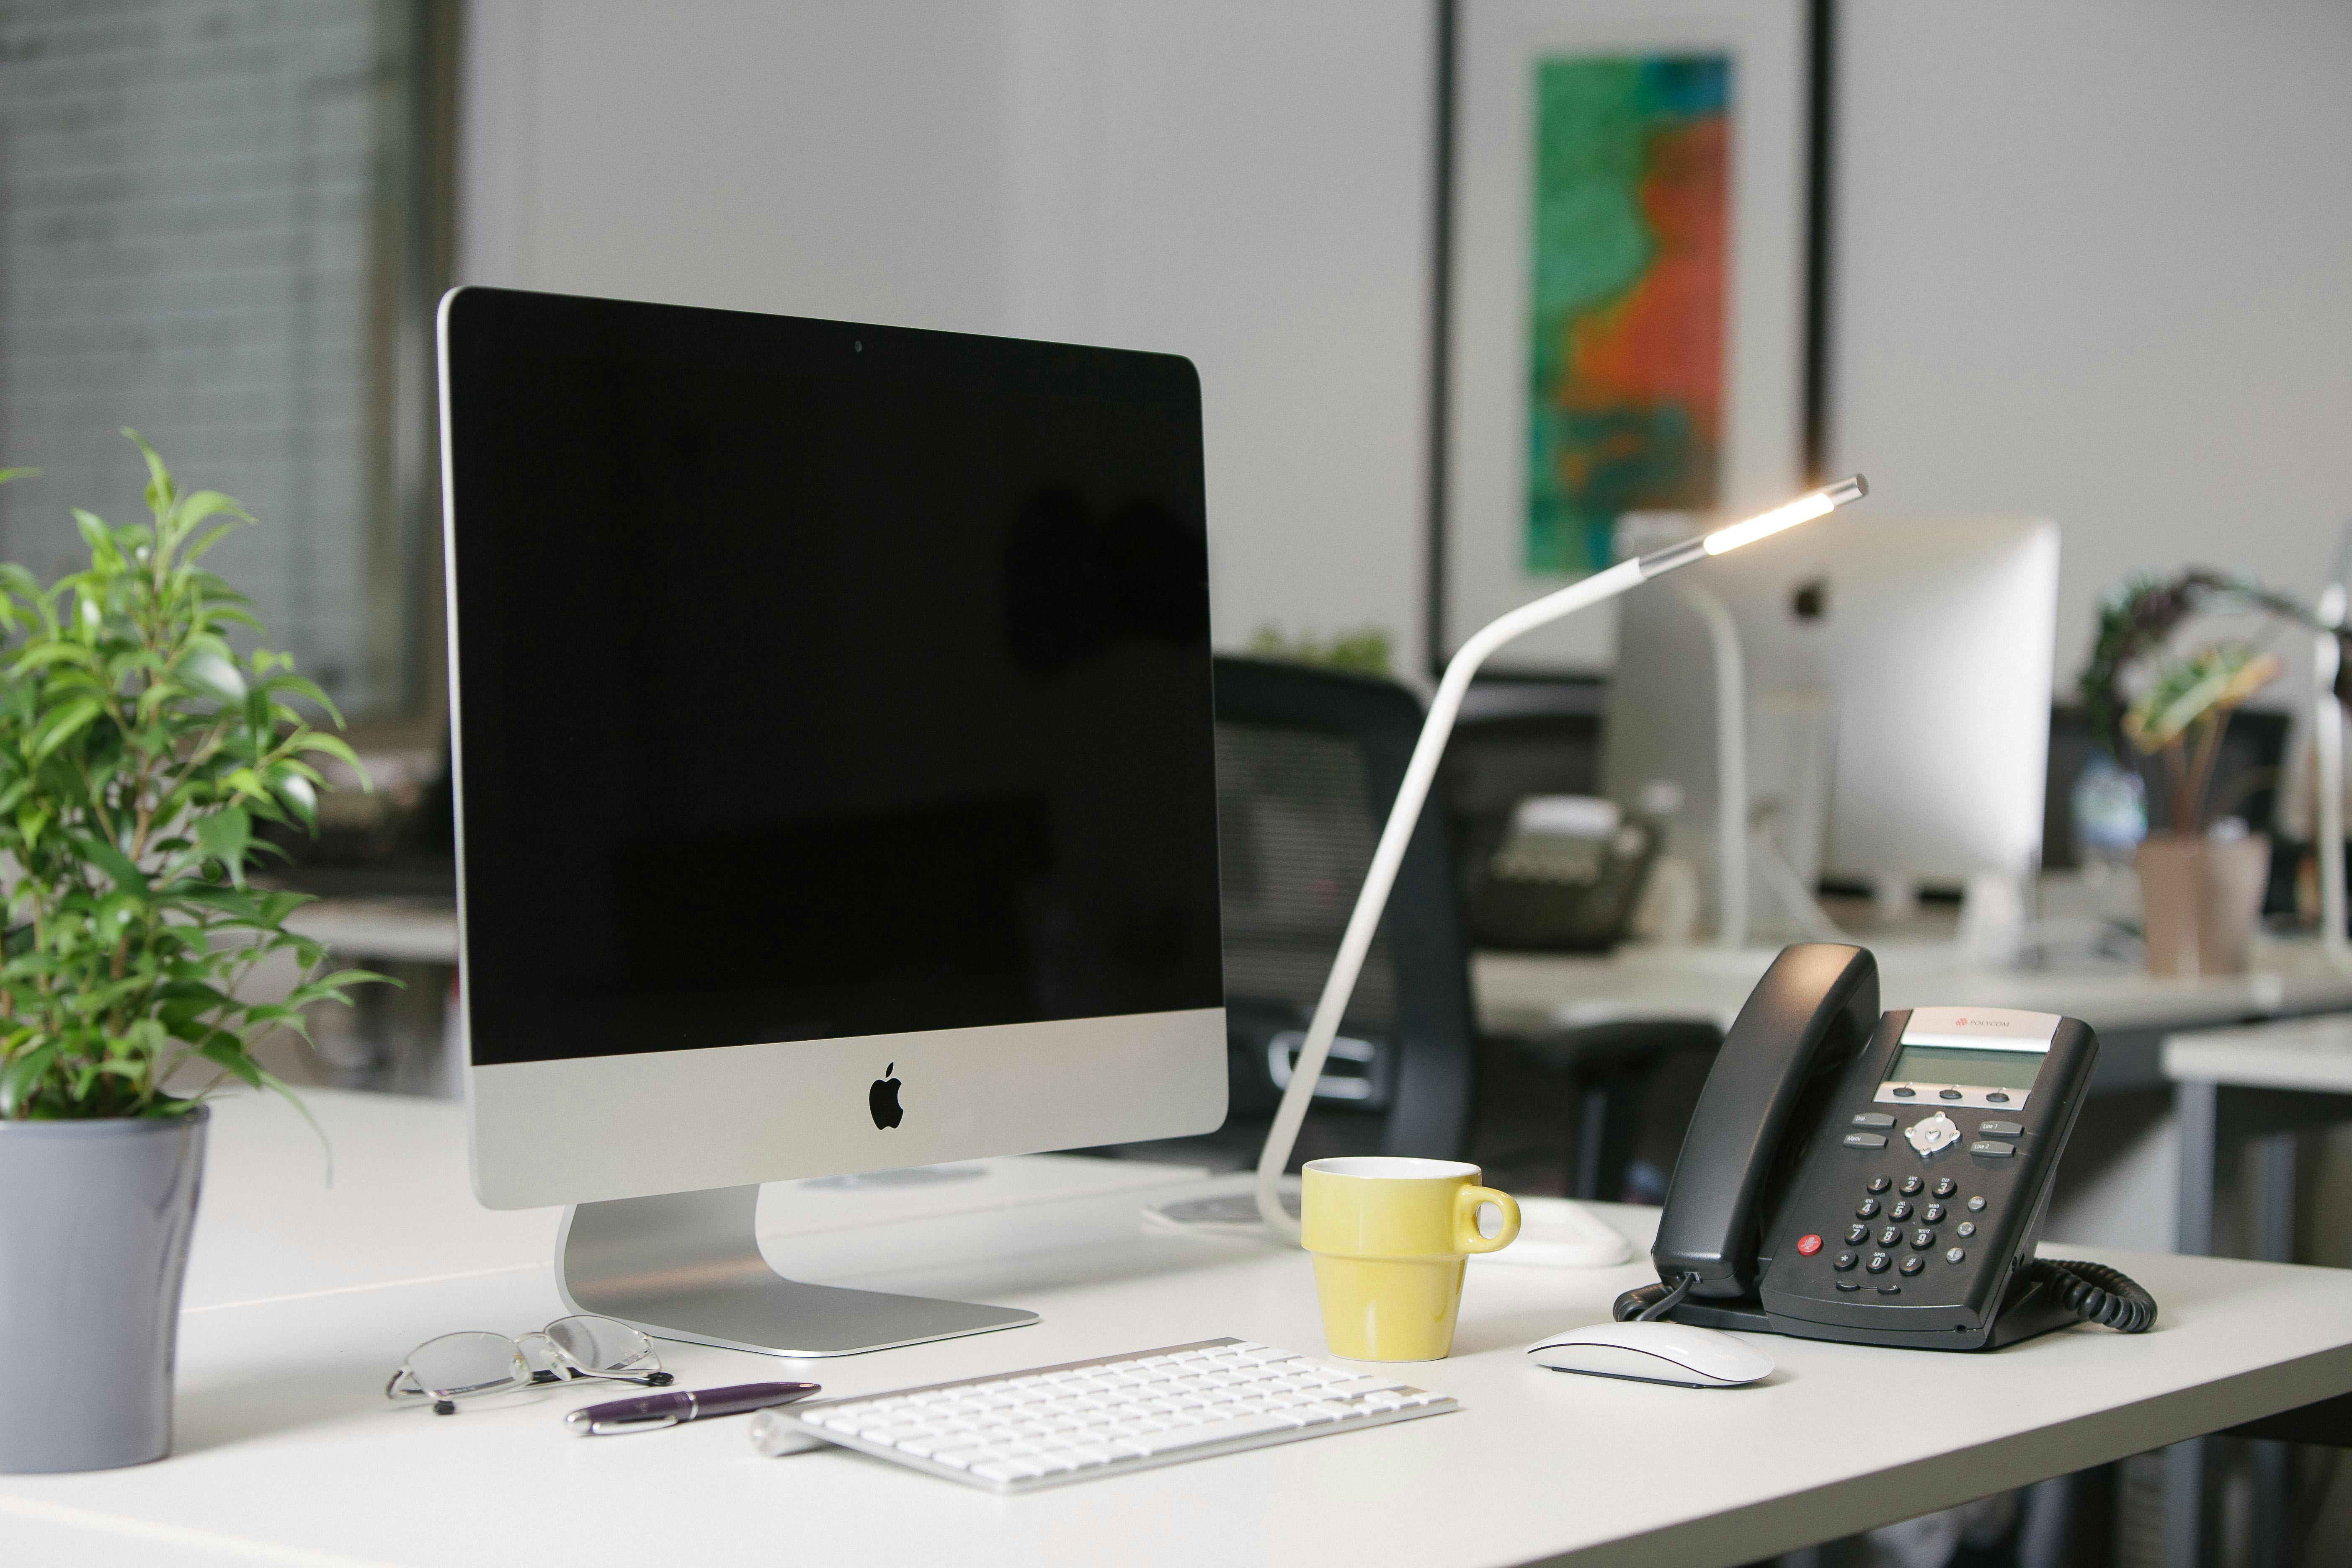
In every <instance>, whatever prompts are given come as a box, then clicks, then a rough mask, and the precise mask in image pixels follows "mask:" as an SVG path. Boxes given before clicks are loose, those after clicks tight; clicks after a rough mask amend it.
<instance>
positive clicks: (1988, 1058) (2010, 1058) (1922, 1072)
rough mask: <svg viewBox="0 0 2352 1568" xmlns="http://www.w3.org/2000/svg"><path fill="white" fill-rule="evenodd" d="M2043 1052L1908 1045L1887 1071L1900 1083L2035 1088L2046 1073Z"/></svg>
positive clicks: (1971, 1087)
mask: <svg viewBox="0 0 2352 1568" xmlns="http://www.w3.org/2000/svg"><path fill="white" fill-rule="evenodd" d="M2041 1071H2042V1052H2040V1051H1971V1050H1967V1049H1963V1048H1961V1047H1955V1046H1906V1047H1903V1048H1902V1049H1901V1050H1899V1051H1897V1052H1895V1065H1894V1066H1893V1067H1891V1068H1887V1069H1886V1076H1887V1078H1888V1079H1891V1080H1893V1081H1894V1082H1896V1083H1948V1084H1951V1085H1952V1086H1954V1087H1955V1088H1968V1089H2032V1087H2033V1079H2034V1077H2035V1075H2037V1074H2039V1073H2040V1072H2041Z"/></svg>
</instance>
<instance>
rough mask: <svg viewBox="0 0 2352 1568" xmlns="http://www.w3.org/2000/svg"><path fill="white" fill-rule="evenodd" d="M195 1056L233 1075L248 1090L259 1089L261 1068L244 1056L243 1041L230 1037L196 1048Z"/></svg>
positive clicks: (251, 1059)
mask: <svg viewBox="0 0 2352 1568" xmlns="http://www.w3.org/2000/svg"><path fill="white" fill-rule="evenodd" d="M196 1055H198V1056H200V1057H202V1058H205V1060H206V1061H208V1062H211V1063H212V1064H213V1065H214V1066H215V1067H217V1068H224V1069H225V1070H226V1071H227V1072H229V1073H231V1074H233V1075H234V1076H235V1077H236V1079H238V1080H239V1081H240V1082H242V1083H244V1084H245V1085H247V1087H248V1088H252V1089H259V1088H260V1087H261V1079H262V1072H261V1068H260V1066H259V1064H257V1062H255V1061H254V1059H253V1058H251V1057H249V1056H247V1055H246V1051H245V1042H244V1041H243V1040H240V1039H237V1038H236V1037H233V1036H232V1037H229V1038H228V1039H226V1040H223V1041H215V1042H214V1043H213V1044H211V1045H208V1046H200V1047H197V1049H196Z"/></svg>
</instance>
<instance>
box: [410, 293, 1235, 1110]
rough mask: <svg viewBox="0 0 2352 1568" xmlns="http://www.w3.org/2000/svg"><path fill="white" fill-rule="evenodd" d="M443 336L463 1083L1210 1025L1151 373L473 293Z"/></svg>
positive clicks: (771, 322)
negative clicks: (555, 1068) (466, 1023)
mask: <svg viewBox="0 0 2352 1568" xmlns="http://www.w3.org/2000/svg"><path fill="white" fill-rule="evenodd" d="M445 342H446V356H447V364H446V375H447V383H446V385H447V391H446V396H447V399H448V430H449V462H450V481H449V482H450V492H451V519H452V521H451V539H452V549H453V552H454V553H453V563H454V578H455V588H456V597H455V604H454V612H455V616H456V626H457V632H456V639H457V668H456V673H455V686H456V693H457V760H458V767H457V774H458V798H459V810H460V829H461V834H460V855H461V868H462V872H463V878H464V905H465V930H466V944H467V970H466V986H467V997H466V1001H467V1007H468V1010H469V1015H470V1025H471V1033H472V1045H473V1059H474V1060H475V1061H476V1062H477V1063H499V1062H517V1061H540V1060H548V1059H551V1058H577V1057H587V1056H605V1055H614V1054H619V1053H625V1052H635V1051H651V1050H670V1049H682V1048H688V1047H714V1046H734V1045H747V1044H753V1043H758V1042H764V1041H777V1040H800V1039H821V1038H833V1037H844V1036H856V1035H875V1034H887V1033H893V1032H898V1031H903V1030H922V1029H949V1028H961V1027H968V1026H976V1025H1001V1024H1023V1023H1034V1022H1042V1021H1045V1020H1051V1019H1067V1018H1086V1017H1098V1016H1113V1015H1122V1014H1136V1013H1150V1012H1161V1011H1171V1010H1176V1009H1185V1008H1201V1007H1214V1006H1217V1005H1220V1003H1221V1001H1222V997H1221V994H1220V993H1221V977H1220V970H1219V959H1218V923H1217V922H1218V915H1217V868H1216V816H1215V779H1214V762H1213V749H1212V711H1211V690H1210V663H1209V641H1208V637H1209V616H1208V584H1207V556H1206V548H1205V542H1204V528H1203V511H1202V480H1201V426H1200V395H1199V386H1198V381H1197V378H1196V377H1195V375H1194V374H1193V371H1192V365H1191V364H1190V363H1188V362H1186V361H1184V360H1181V359H1177V358H1173V357H1171V356H1166V355H1158V354H1143V353H1124V352H1116V351H1110V350H1103V349H1085V348H1069V347H1063V346H1057V345H1050V344H1041V343H1028V342H1013V341H1007V340H999V339H987V338H973V337H964V336H961V335H957V334H950V333H938V332H920V331H907V330H903V329H888V328H877V327H866V326H855V325H847V324H844V323H839V322H830V321H805V320H799V319H794V318H788V317H772V316H756V315H743V314H737V313H734V312H729V311H718V310H688V309H683V308H678V307H672V306H656V305H642V304H625V303H619V302H614V301H609V300H578V299H568V298H563V297H560V296H553V295H538V294H522V293H513V292H508V291H504V290H495V289H466V290H462V291H460V292H459V293H457V294H456V295H454V296H452V298H451V300H450V301H449V303H448V306H447V316H446V332H445Z"/></svg>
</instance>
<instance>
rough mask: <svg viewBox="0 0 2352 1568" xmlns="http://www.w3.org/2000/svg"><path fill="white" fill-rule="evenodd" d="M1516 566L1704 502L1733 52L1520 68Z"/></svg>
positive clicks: (1568, 559)
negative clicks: (1524, 382)
mask: <svg viewBox="0 0 2352 1568" xmlns="http://www.w3.org/2000/svg"><path fill="white" fill-rule="evenodd" d="M1535 71H1536V80H1535V115H1534V120H1535V126H1534V130H1535V158H1534V165H1535V177H1536V189H1535V223H1534V238H1535V256H1534V258H1533V260H1534V266H1533V269H1532V277H1533V280H1534V288H1533V295H1534V297H1533V300H1531V305H1532V310H1531V313H1530V316H1529V324H1530V330H1531V331H1532V334H1533V342H1532V344H1531V345H1530V346H1531V348H1532V351H1533V353H1532V355H1531V369H1532V372H1533V377H1532V380H1533V385H1532V388H1531V392H1532V400H1531V404H1530V407H1529V415H1530V425H1529V431H1528V435H1529V441H1528V516H1527V553H1526V566H1527V570H1528V572H1529V573H1530V574H1537V575H1552V574H1570V575H1574V574H1582V573H1585V572H1589V571H1593V570H1597V569H1598V568H1600V567H1602V566H1606V565H1607V564H1609V560H1610V536H1611V532H1612V529H1613V528H1614V527H1615V524H1616V521H1617V518H1618V516H1619V515H1620V514H1621V513H1623V512H1627V511H1636V510H1685V511H1690V510H1706V509H1707V508H1709V507H1711V506H1713V505H1714V504H1715V500H1716V494H1717V480H1718V466H1719V463H1720V460H1721V453H1722V439H1723V402H1724V396H1723V395H1724V385H1723V358H1724V326H1725V321H1724V311H1725V299H1726V288H1725V285H1726V281H1727V277H1726V274H1727V266H1728V254H1729V252H1728V241H1729V230H1730V177H1731V166H1730V165H1731V148H1730V106H1731V85H1732V84H1731V74H1732V73H1731V61H1730V59H1729V58H1727V56H1723V55H1670V56H1652V57H1643V58H1574V59H1546V60H1540V61H1538V62H1537V64H1536V67H1535Z"/></svg>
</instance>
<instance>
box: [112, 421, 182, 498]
mask: <svg viewBox="0 0 2352 1568" xmlns="http://www.w3.org/2000/svg"><path fill="white" fill-rule="evenodd" d="M122 433H123V434H124V435H125V436H128V437H131V441H132V442H133V443H135V444H136V445H137V446H138V447H139V455H140V456H141V457H142V458H146V459H147V510H149V511H152V512H153V513H155V515H156V516H158V517H161V516H162V515H163V513H165V512H167V511H169V510H171V509H172V503H173V501H174V500H177V499H178V498H179V493H180V489H179V486H178V485H176V484H174V483H173V480H172V470H171V469H169V468H165V467H164V466H163V458H159V457H157V456H156V455H155V448H154V447H150V446H149V445H148V444H147V437H144V436H142V435H141V434H139V432H138V431H136V430H133V429H132V428H131V426H128V425H125V426H123V427H122Z"/></svg>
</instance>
